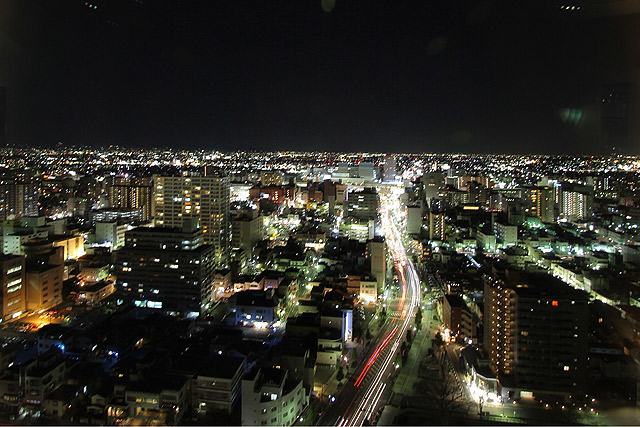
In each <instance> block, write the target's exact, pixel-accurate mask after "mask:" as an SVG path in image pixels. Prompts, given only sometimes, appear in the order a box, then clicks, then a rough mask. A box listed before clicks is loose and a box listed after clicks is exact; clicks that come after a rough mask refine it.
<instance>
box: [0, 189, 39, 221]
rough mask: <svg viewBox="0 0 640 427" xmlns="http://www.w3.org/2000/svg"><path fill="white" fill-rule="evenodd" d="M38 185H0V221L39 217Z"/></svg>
mask: <svg viewBox="0 0 640 427" xmlns="http://www.w3.org/2000/svg"><path fill="white" fill-rule="evenodd" d="M39 192H40V191H39V187H38V185H37V184H23V183H16V182H7V181H4V182H2V183H0V221H5V220H7V219H15V218H20V217H23V216H36V215H38V195H39Z"/></svg>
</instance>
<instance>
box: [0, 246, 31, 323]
mask: <svg viewBox="0 0 640 427" xmlns="http://www.w3.org/2000/svg"><path fill="white" fill-rule="evenodd" d="M0 272H1V273H2V313H1V314H0V316H1V317H0V319H2V321H3V322H5V321H7V320H10V319H13V318H15V317H18V316H20V315H21V314H22V313H24V312H25V311H27V282H26V276H25V265H24V257H23V256H18V255H0Z"/></svg>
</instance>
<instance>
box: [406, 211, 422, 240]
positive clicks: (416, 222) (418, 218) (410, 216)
mask: <svg viewBox="0 0 640 427" xmlns="http://www.w3.org/2000/svg"><path fill="white" fill-rule="evenodd" d="M421 229H422V207H421V206H419V205H412V206H407V233H409V234H411V235H418V234H420V230H421Z"/></svg>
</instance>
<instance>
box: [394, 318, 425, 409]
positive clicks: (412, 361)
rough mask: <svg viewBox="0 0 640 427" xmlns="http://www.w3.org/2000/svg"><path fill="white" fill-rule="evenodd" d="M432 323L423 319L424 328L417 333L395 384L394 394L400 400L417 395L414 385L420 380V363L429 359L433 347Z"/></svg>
mask: <svg viewBox="0 0 640 427" xmlns="http://www.w3.org/2000/svg"><path fill="white" fill-rule="evenodd" d="M430 322H431V320H430V319H427V318H425V317H423V318H422V324H421V326H422V328H421V329H420V330H418V331H417V333H416V336H415V337H414V338H413V344H412V345H411V349H410V350H409V357H408V358H407V363H405V364H404V366H402V368H400V373H399V374H398V377H397V378H396V380H395V381H394V383H393V393H394V395H395V396H399V398H400V399H402V397H405V396H415V395H416V394H415V392H414V389H413V385H414V383H415V382H417V381H418V380H419V377H418V374H419V371H420V362H421V361H422V360H424V359H425V357H427V354H428V351H429V348H431V345H432V344H431V341H432V338H431V337H430V336H429V330H430ZM395 396H394V397H395ZM395 399H397V397H396V398H395ZM395 399H394V401H395Z"/></svg>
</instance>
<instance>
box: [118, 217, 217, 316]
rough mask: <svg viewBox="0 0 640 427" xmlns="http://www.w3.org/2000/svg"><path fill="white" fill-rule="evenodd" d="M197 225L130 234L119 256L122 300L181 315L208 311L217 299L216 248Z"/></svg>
mask: <svg viewBox="0 0 640 427" xmlns="http://www.w3.org/2000/svg"><path fill="white" fill-rule="evenodd" d="M195 225H196V224H194V223H193V221H192V220H186V221H185V223H184V225H183V227H182V228H169V227H148V228H147V227H138V228H134V229H133V230H131V231H127V232H126V233H125V236H126V243H125V247H124V248H122V249H120V250H119V251H117V252H116V253H117V261H116V271H115V274H116V277H117V281H116V284H117V287H118V293H119V295H120V298H121V299H127V300H130V301H132V302H133V303H134V304H135V305H136V306H138V307H146V308H155V309H161V310H163V311H164V312H168V313H175V314H179V315H189V314H190V313H201V312H203V311H206V310H207V309H208V308H209V305H210V303H211V301H213V298H214V289H213V275H214V267H215V256H214V247H213V246H211V245H206V244H203V233H202V230H200V229H199V228H196V227H195Z"/></svg>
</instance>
